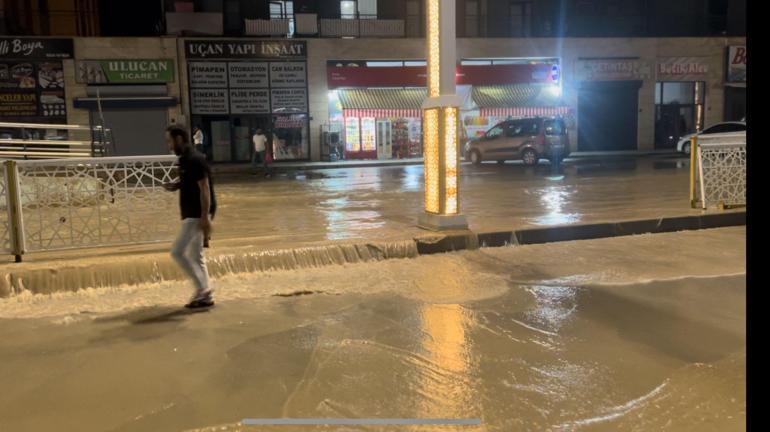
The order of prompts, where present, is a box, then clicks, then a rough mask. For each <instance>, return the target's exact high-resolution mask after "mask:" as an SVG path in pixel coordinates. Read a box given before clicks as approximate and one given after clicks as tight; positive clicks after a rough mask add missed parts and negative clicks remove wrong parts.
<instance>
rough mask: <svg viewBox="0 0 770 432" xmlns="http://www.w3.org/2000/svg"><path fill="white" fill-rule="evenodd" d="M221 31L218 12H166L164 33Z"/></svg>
mask: <svg viewBox="0 0 770 432" xmlns="http://www.w3.org/2000/svg"><path fill="white" fill-rule="evenodd" d="M223 32H224V25H223V20H222V13H220V12H166V34H168V35H212V36H221V35H222V34H223ZM284 34H285V33H284Z"/></svg>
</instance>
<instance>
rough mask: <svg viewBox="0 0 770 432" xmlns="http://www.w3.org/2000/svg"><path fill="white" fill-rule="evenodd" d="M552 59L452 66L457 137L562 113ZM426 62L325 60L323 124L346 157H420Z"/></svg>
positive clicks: (555, 64) (565, 111)
mask: <svg viewBox="0 0 770 432" xmlns="http://www.w3.org/2000/svg"><path fill="white" fill-rule="evenodd" d="M559 72H560V67H559V61H558V59H546V60H542V59H540V60H529V59H487V60H481V59H474V60H468V61H463V62H462V64H461V65H460V66H459V67H458V73H457V84H458V86H457V93H458V95H459V97H460V100H461V107H460V110H461V116H462V119H463V122H462V125H463V128H462V130H461V133H462V134H463V135H464V137H463V139H467V138H472V137H477V136H480V135H481V134H483V133H484V132H486V131H487V130H488V129H489V128H491V127H492V126H494V125H495V124H497V122H499V121H503V120H506V119H509V118H526V117H536V116H556V115H566V114H568V113H569V112H570V110H569V109H568V108H567V107H566V106H565V104H564V103H563V101H562V99H561V81H560V76H559V75H560V74H559ZM426 76H427V74H426V67H425V62H424V61H419V60H395V61H367V60H330V61H328V62H327V85H328V87H329V89H330V91H329V101H330V103H329V120H330V124H331V125H332V127H331V129H334V130H340V131H341V132H342V140H343V142H344V144H345V145H344V155H342V156H343V157H344V158H347V159H391V158H413V157H421V156H422V120H421V115H422V111H421V109H420V107H421V105H422V102H423V100H424V99H425V96H426V89H425V82H426Z"/></svg>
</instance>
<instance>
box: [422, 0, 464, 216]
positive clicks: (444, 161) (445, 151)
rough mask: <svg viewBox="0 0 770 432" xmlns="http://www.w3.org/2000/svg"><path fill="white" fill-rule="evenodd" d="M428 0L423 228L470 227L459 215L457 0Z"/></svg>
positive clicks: (423, 106)
mask: <svg viewBox="0 0 770 432" xmlns="http://www.w3.org/2000/svg"><path fill="white" fill-rule="evenodd" d="M426 1H427V11H426V12H427V13H426V17H427V21H428V22H427V29H428V31H427V33H428V34H427V41H426V45H427V51H428V53H427V54H428V98H427V99H425V102H423V104H422V109H423V120H422V130H423V156H424V159H425V212H424V213H422V214H421V215H420V218H419V226H420V227H422V228H426V229H431V230H444V229H467V228H468V222H467V220H466V219H465V216H463V215H461V214H460V200H459V190H458V189H459V188H458V175H459V173H460V164H459V157H458V141H457V139H458V136H459V133H458V131H459V127H460V123H459V116H460V109H459V107H460V99H459V98H458V96H457V94H456V93H455V71H456V64H457V61H456V53H455V50H456V48H457V43H456V38H455V1H456V0H426Z"/></svg>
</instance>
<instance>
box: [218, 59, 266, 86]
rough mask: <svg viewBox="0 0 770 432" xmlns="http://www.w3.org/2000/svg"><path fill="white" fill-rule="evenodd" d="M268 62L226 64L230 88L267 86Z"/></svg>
mask: <svg viewBox="0 0 770 432" xmlns="http://www.w3.org/2000/svg"><path fill="white" fill-rule="evenodd" d="M267 70H268V64H267V63H264V62H233V63H229V64H228V74H229V76H230V87H231V88H249V87H256V88H265V87H267V86H268V72H267Z"/></svg>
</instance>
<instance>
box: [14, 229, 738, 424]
mask: <svg viewBox="0 0 770 432" xmlns="http://www.w3.org/2000/svg"><path fill="white" fill-rule="evenodd" d="M745 236H746V231H745V228H743V227H736V228H723V229H714V230H701V231H690V232H680V233H669V234H656V235H641V236H632V237H616V238H607V239H600V240H589V241H576V242H564V243H552V244H542V245H532V246H517V247H505V248H489V249H480V250H474V251H464V252H459V253H451V254H439V255H431V256H422V257H417V258H410V259H394V260H388V261H383V262H377V263H362V264H352V265H344V266H326V267H323V268H309V269H304V270H294V271H273V272H264V273H263V272H256V273H250V274H239V275H231V276H226V277H223V278H220V279H217V280H215V281H214V283H215V288H216V290H217V299H218V305H217V306H216V307H215V308H214V309H212V310H210V311H206V312H200V313H195V314H190V313H187V312H185V311H183V310H181V308H180V307H179V306H178V305H179V304H180V302H181V301H183V300H184V299H186V296H187V295H188V293H189V290H190V288H189V287H188V286H186V285H185V284H180V283H176V282H162V283H157V284H147V285H138V286H132V287H122V288H113V289H99V290H82V291H78V292H75V293H56V294H53V295H50V296H40V295H37V296H33V295H29V294H25V295H19V296H16V297H11V298H6V299H0V320H1V321H2V325H1V326H0V358H2V360H3V368H0V385H2V388H3V389H4V391H3V392H2V394H0V429H2V430H13V431H37V430H62V431H63V430H77V431H104V430H109V431H147V430H153V431H177V430H190V431H215V430H216V431H236V430H239V431H240V430H243V431H249V430H260V431H288V430H292V431H299V432H301V431H303V430H308V431H309V430H325V431H332V430H334V431H339V430H345V431H403V430H410V431H411V430H413V431H445V430H457V431H460V430H462V431H501V432H507V431H519V430H522V431H527V430H532V431H541V430H551V431H575V430H577V431H583V430H585V431H618V430H623V431H649V430H665V431H741V430H745V426H744V423H745V396H744V392H745V378H746V374H745V345H746V331H745V298H746V297H745V294H746V280H745V253H744V250H745ZM279 417H291V418H454V419H470V418H478V419H480V420H481V424H480V425H476V426H454V427H445V426H420V427H413V428H408V427H404V426H396V427H384V426H360V427H359V426H356V427H339V426H336V427H331V426H329V427H312V426H311V427H298V426H291V427H286V426H275V427H249V426H244V425H241V424H240V422H241V420H243V419H245V418H279Z"/></svg>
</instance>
